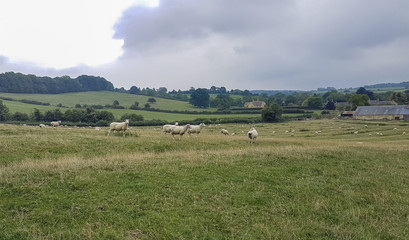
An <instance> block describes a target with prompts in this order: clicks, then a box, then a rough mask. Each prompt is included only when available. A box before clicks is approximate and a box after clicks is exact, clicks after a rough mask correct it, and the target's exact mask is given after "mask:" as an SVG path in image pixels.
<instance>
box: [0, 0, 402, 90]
mask: <svg viewBox="0 0 409 240" xmlns="http://www.w3.org/2000/svg"><path fill="white" fill-rule="evenodd" d="M16 2H17V1H13V0H4V1H2V2H1V3H0V29H2V32H1V33H0V34H1V37H0V72H11V71H13V72H21V73H24V74H35V75H38V76H50V77H55V76H62V75H68V76H71V77H74V78H75V77H77V76H79V75H83V74H86V75H94V76H101V77H104V78H106V79H107V80H108V81H110V82H112V83H113V84H114V86H115V87H117V88H121V87H124V88H126V89H129V88H130V87H131V86H137V87H141V88H146V87H150V88H159V87H166V88H167V89H168V90H173V89H175V90H178V89H182V90H185V89H189V88H190V87H194V88H201V87H204V88H210V87H211V86H224V87H226V88H227V89H228V90H230V89H248V90H259V89H264V90H314V89H317V88H325V87H335V88H349V87H360V86H364V85H371V84H377V83H389V82H391V83H395V82H403V81H409V77H408V76H409V66H408V63H409V15H408V14H407V12H406V11H407V9H409V2H408V1H404V0H389V1H385V0H380V1H376V2H373V1H369V0H361V1H352V0H333V1H324V0H309V1H307V0H290V1H279V0H257V1H245V0H235V1H233V0H224V1H216V0H207V1H200V2H199V1H189V0H160V1H159V0H144V1H142V0H139V1H138V0H100V1H98V0H81V1H80V0H71V1H67V0H60V1H58V3H57V2H56V1H53V0H39V1H35V2H33V1H29V0H21V1H18V3H16ZM22 3H23V4H22Z"/></svg>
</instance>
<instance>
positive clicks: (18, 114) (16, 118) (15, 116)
mask: <svg viewBox="0 0 409 240" xmlns="http://www.w3.org/2000/svg"><path fill="white" fill-rule="evenodd" d="M12 119H13V120H14V121H28V120H29V119H30V118H29V117H28V114H27V113H21V112H15V113H14V114H13V116H12Z"/></svg>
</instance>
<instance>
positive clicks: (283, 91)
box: [250, 90, 306, 96]
mask: <svg viewBox="0 0 409 240" xmlns="http://www.w3.org/2000/svg"><path fill="white" fill-rule="evenodd" d="M250 92H251V93H252V94H263V93H265V94H267V95H269V96H270V95H275V94H277V93H283V94H285V95H290V94H292V93H294V92H306V91H302V90H250Z"/></svg>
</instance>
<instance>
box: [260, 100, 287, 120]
mask: <svg viewBox="0 0 409 240" xmlns="http://www.w3.org/2000/svg"><path fill="white" fill-rule="evenodd" d="M282 114H283V108H282V107H280V106H279V105H278V104H277V103H274V102H273V103H270V104H269V105H267V106H265V107H264V108H263V109H262V110H261V118H262V119H263V121H265V122H277V121H279V120H281V115H282Z"/></svg>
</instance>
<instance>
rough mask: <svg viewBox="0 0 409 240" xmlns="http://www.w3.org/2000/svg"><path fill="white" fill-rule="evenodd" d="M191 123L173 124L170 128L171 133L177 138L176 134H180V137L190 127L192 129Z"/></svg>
mask: <svg viewBox="0 0 409 240" xmlns="http://www.w3.org/2000/svg"><path fill="white" fill-rule="evenodd" d="M190 127H191V126H190V124H186V125H185V126H176V125H175V126H173V127H171V129H170V133H171V134H172V137H173V138H175V135H179V139H180V137H181V136H183V134H185V133H186V132H187V131H188V129H190Z"/></svg>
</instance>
